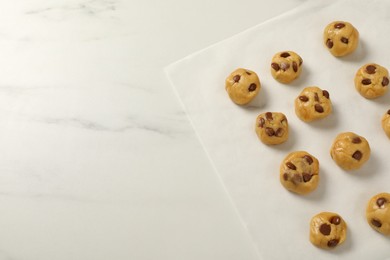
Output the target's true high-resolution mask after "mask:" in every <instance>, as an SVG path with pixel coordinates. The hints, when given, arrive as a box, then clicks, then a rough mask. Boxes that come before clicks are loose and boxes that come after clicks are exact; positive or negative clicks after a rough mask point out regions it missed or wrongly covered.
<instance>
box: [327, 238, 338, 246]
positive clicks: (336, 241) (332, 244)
mask: <svg viewBox="0 0 390 260" xmlns="http://www.w3.org/2000/svg"><path fill="white" fill-rule="evenodd" d="M338 243H339V240H338V239H331V240H329V241H328V247H336V246H337V245H338Z"/></svg>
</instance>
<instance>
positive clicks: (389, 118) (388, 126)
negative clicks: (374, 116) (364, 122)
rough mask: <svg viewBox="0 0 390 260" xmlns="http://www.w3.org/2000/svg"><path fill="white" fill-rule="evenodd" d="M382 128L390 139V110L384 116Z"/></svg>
mask: <svg viewBox="0 0 390 260" xmlns="http://www.w3.org/2000/svg"><path fill="white" fill-rule="evenodd" d="M382 128H383V131H385V134H386V135H387V137H388V138H390V109H389V110H387V112H386V113H385V114H384V115H383V116H382Z"/></svg>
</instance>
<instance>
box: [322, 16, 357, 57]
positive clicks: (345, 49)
mask: <svg viewBox="0 0 390 260" xmlns="http://www.w3.org/2000/svg"><path fill="white" fill-rule="evenodd" d="M324 43H325V45H326V47H327V48H328V50H329V51H330V53H332V54H333V55H334V56H336V57H339V56H345V55H347V54H349V53H351V52H353V51H354V50H355V49H356V47H357V46H358V43H359V32H358V31H357V30H356V28H355V27H353V25H352V24H350V23H348V22H343V21H335V22H333V23H330V24H328V26H326V27H325V30H324Z"/></svg>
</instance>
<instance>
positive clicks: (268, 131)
mask: <svg viewBox="0 0 390 260" xmlns="http://www.w3.org/2000/svg"><path fill="white" fill-rule="evenodd" d="M265 132H266V133H267V135H268V136H273V135H275V131H274V129H272V128H271V127H266V128H265Z"/></svg>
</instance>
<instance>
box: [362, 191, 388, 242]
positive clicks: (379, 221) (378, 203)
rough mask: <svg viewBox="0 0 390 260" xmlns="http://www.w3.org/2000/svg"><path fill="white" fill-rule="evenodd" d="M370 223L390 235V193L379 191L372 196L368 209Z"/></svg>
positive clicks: (379, 230)
mask: <svg viewBox="0 0 390 260" xmlns="http://www.w3.org/2000/svg"><path fill="white" fill-rule="evenodd" d="M366 218H367V222H368V224H370V226H371V227H372V228H373V229H375V230H376V231H378V232H380V233H382V234H384V235H387V236H389V235H390V194H389V193H379V194H377V195H375V196H374V197H372V198H371V199H370V201H369V202H368V205H367V209H366Z"/></svg>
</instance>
